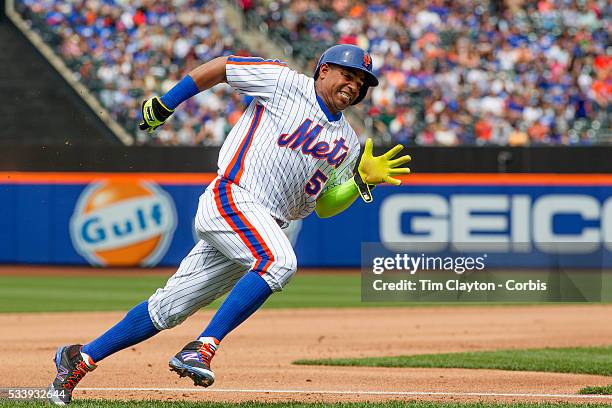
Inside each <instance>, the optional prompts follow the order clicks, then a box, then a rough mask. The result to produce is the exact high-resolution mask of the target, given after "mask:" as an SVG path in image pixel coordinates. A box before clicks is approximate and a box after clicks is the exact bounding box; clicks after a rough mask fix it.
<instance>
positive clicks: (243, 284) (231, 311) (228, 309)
mask: <svg viewBox="0 0 612 408" xmlns="http://www.w3.org/2000/svg"><path fill="white" fill-rule="evenodd" d="M271 294H272V289H270V286H268V283H267V282H266V281H265V280H264V278H262V277H261V276H259V274H257V273H256V272H253V271H250V272H247V274H246V275H244V276H243V277H242V278H241V279H240V280H239V281H238V283H236V286H234V289H232V291H231V292H230V294H229V295H228V296H227V298H226V299H225V301H224V302H223V304H222V305H221V307H220V308H219V310H217V313H215V315H214V316H213V319H212V320H211V322H210V323H209V324H208V327H206V329H205V330H204V331H203V332H202V334H201V335H200V337H214V338H216V339H217V340H219V341H221V340H223V338H224V337H225V336H226V335H227V334H228V333H229V332H231V331H232V330H234V329H235V328H236V327H238V325H239V324H240V323H242V322H244V321H245V320H246V319H247V317H249V316H250V315H252V314H253V313H254V312H255V311H256V310H257V309H259V307H260V306H261V305H263V303H264V302H265V301H266V299H268V297H269V296H270V295H271ZM94 361H95V360H94Z"/></svg>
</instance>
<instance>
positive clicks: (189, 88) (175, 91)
mask: <svg viewBox="0 0 612 408" xmlns="http://www.w3.org/2000/svg"><path fill="white" fill-rule="evenodd" d="M199 92H200V90H199V89H198V86H197V85H196V83H195V81H194V80H193V78H191V76H189V75H187V76H186V77H185V78H183V79H181V80H180V81H179V83H178V84H176V85H174V86H173V87H172V89H170V90H169V91H168V92H166V93H165V94H164V95H163V96H162V97H161V98H159V99H161V101H162V103H163V104H164V105H166V107H167V108H168V109H172V110H174V109H176V107H177V106H179V105H180V104H181V102H184V101H186V100H187V99H189V98H191V97H192V96H194V95H197V94H198V93H199Z"/></svg>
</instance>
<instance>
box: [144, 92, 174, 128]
mask: <svg viewBox="0 0 612 408" xmlns="http://www.w3.org/2000/svg"><path fill="white" fill-rule="evenodd" d="M172 112H174V111H173V110H172V109H168V108H167V107H166V106H165V105H164V104H163V103H162V101H161V99H159V97H157V96H154V97H152V98H149V99H147V100H146V101H144V102H143V103H142V122H141V123H140V124H139V125H138V127H139V128H140V130H146V131H148V132H149V133H151V132H152V131H154V130H155V129H157V128H158V127H159V126H161V125H163V124H164V123H165V122H166V119H168V118H169V117H170V115H172Z"/></svg>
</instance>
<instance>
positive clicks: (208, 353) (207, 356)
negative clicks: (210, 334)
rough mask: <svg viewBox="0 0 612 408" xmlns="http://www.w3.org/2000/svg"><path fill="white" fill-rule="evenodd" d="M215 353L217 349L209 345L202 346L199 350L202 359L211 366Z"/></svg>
mask: <svg viewBox="0 0 612 408" xmlns="http://www.w3.org/2000/svg"><path fill="white" fill-rule="evenodd" d="M215 351H216V349H215V348H213V347H212V346H211V345H210V344H209V343H204V344H202V346H200V348H199V349H198V353H199V354H200V357H201V358H202V360H203V361H204V362H205V363H206V364H208V365H210V362H211V360H212V358H213V357H214V356H215Z"/></svg>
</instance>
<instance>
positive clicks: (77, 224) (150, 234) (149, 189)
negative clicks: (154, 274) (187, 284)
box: [70, 181, 176, 266]
mask: <svg viewBox="0 0 612 408" xmlns="http://www.w3.org/2000/svg"><path fill="white" fill-rule="evenodd" d="M175 228H176V210H175V208H174V203H173V201H172V199H171V198H170V196H169V195H168V194H167V193H165V192H164V191H163V190H162V189H161V188H159V187H158V186H157V185H155V184H153V183H148V182H139V181H133V182H132V181H126V182H113V181H100V182H95V183H92V184H90V185H89V186H87V188H85V190H84V191H83V192H82V193H81V196H80V197H79V200H78V202H77V205H76V208H75V211H74V214H73V215H72V218H71V220H70V235H71V237H72V242H73V244H74V247H75V248H76V250H77V251H78V252H79V254H81V255H82V256H83V257H85V258H86V259H87V260H88V261H89V262H90V263H91V264H92V265H99V266H137V265H139V266H153V265H155V264H157V263H158V262H159V260H160V259H161V258H162V257H163V256H164V254H165V253H166V250H167V249H168V245H169V244H170V242H171V240H172V235H173V233H174V229H175Z"/></svg>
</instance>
